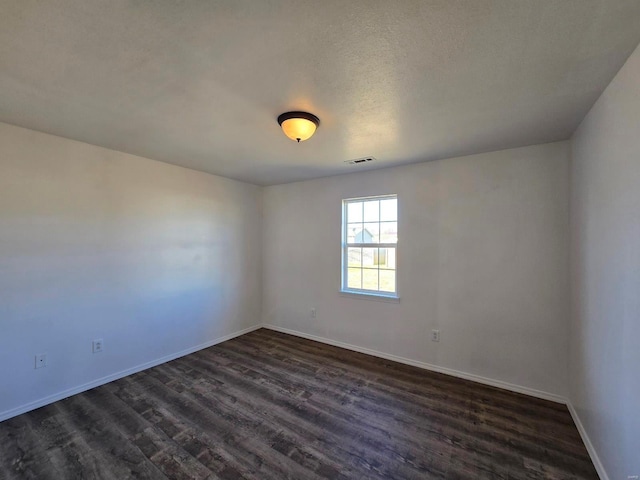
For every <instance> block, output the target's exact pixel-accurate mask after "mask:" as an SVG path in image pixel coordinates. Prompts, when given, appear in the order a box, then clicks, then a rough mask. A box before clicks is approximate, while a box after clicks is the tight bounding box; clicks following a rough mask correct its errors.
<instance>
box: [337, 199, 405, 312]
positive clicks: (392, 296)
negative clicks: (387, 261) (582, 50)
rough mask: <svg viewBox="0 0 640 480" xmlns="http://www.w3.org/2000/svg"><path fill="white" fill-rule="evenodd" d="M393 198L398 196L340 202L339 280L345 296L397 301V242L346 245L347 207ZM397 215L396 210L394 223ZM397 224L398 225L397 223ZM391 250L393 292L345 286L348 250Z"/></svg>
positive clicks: (341, 290)
mask: <svg viewBox="0 0 640 480" xmlns="http://www.w3.org/2000/svg"><path fill="white" fill-rule="evenodd" d="M390 198H395V199H396V201H397V200H398V195H397V194H395V193H391V194H385V195H372V196H368V197H356V198H345V199H343V200H342V226H341V228H342V247H341V248H342V275H341V277H342V278H341V279H340V292H341V293H343V294H346V295H349V296H351V295H354V296H357V297H361V298H367V297H369V298H373V299H379V300H389V301H398V300H399V298H400V297H399V295H398V242H397V241H396V242H395V243H347V225H348V222H347V220H348V216H347V206H348V205H349V203H352V202H364V201H367V200H385V199H390ZM398 217H399V215H398V213H397V210H396V222H398V220H399V218H398ZM398 224H399V223H398ZM350 247H351V248H359V247H360V248H393V249H395V252H396V268H395V269H394V270H393V271H394V274H395V286H396V291H395V292H382V291H380V290H368V289H365V288H349V287H348V286H347V272H348V267H349V259H348V255H349V248H350Z"/></svg>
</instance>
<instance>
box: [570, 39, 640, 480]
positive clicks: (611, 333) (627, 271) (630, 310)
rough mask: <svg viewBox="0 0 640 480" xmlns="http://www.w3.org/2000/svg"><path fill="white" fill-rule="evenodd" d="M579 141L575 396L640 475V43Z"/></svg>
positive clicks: (593, 429)
mask: <svg viewBox="0 0 640 480" xmlns="http://www.w3.org/2000/svg"><path fill="white" fill-rule="evenodd" d="M571 145H572V157H573V158H572V167H571V244H570V245H571V285H572V295H571V296H572V323H571V362H570V378H571V392H570V399H571V402H572V403H573V405H574V407H575V409H576V411H577V413H578V415H579V418H580V421H581V422H582V424H583V426H584V428H585V430H586V432H587V434H588V436H589V438H590V440H591V442H592V444H593V446H594V448H595V450H596V452H597V454H598V456H599V457H600V460H601V461H602V463H603V465H604V467H605V469H606V470H607V472H608V475H609V477H610V478H611V479H618V478H620V479H626V478H627V476H629V475H640V343H639V342H640V49H637V50H636V51H635V53H634V54H633V55H632V56H631V57H630V58H629V60H628V61H627V63H626V65H625V66H624V67H623V68H622V70H621V71H620V72H619V73H618V75H617V76H616V77H615V79H614V80H613V81H612V82H611V84H610V85H609V87H608V88H607V89H606V91H605V92H604V93H603V94H602V96H601V97H600V99H599V100H598V102H597V103H596V104H595V105H594V107H593V108H592V109H591V111H590V112H589V114H588V115H587V117H586V118H585V119H584V121H583V122H582V124H581V126H580V127H579V128H578V130H577V131H576V133H575V134H574V136H573V138H572V141H571Z"/></svg>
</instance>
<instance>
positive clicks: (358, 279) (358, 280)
mask: <svg viewBox="0 0 640 480" xmlns="http://www.w3.org/2000/svg"><path fill="white" fill-rule="evenodd" d="M347 287H348V288H362V270H360V269H359V268H349V269H348V270H347Z"/></svg>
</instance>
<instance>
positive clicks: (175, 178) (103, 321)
mask: <svg viewBox="0 0 640 480" xmlns="http://www.w3.org/2000/svg"><path fill="white" fill-rule="evenodd" d="M261 197H262V191H261V188H260V187H255V186H252V185H248V184H243V183H240V182H236V181H232V180H227V179H223V178H220V177H215V176H213V175H209V174H205V173H200V172H196V171H193V170H188V169H185V168H181V167H176V166H172V165H168V164H164V163H160V162H156V161H153V160H148V159H145V158H140V157H135V156H132V155H127V154H123V153H120V152H115V151H112V150H106V149H103V148H99V147H95V146H92V145H88V144H83V143H79V142H74V141H71V140H66V139H63V138H60V137H54V136H50V135H45V134H42V133H38V132H34V131H31V130H26V129H22V128H17V127H13V126H10V125H6V124H0V378H1V379H2V382H0V418H2V417H4V416H7V414H8V413H10V412H11V411H12V410H14V409H16V408H19V407H21V406H24V405H26V404H29V403H31V402H34V401H38V400H40V399H42V398H45V397H48V396H50V395H55V394H57V393H59V392H62V391H65V390H67V389H72V388H75V387H78V386H81V385H83V384H86V383H88V382H93V381H96V380H99V379H101V378H104V377H107V376H109V375H113V374H115V373H117V372H121V371H124V370H127V369H130V368H132V367H135V366H137V365H141V364H144V363H146V362H150V361H154V360H156V359H159V358H162V357H165V356H167V355H172V354H175V353H178V352H181V351H183V350H185V349H190V348H193V347H196V346H198V345H202V344H204V343H206V342H210V341H212V340H214V339H216V338H219V337H221V336H224V335H227V334H230V333H233V332H236V331H238V330H241V329H243V328H245V327H249V326H251V325H254V324H257V323H259V322H260V305H261V285H260V271H261V265H262V263H261V257H260V255H261V247H260V236H261V223H260V222H261V215H262V213H261ZM95 338H103V339H104V342H105V350H104V352H102V353H99V354H92V351H91V347H92V345H91V342H92V339H95ZM43 352H46V353H47V355H48V366H47V367H46V368H42V369H38V370H35V369H34V355H35V354H38V353H43Z"/></svg>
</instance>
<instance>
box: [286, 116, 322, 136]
mask: <svg viewBox="0 0 640 480" xmlns="http://www.w3.org/2000/svg"><path fill="white" fill-rule="evenodd" d="M278 123H279V124H280V126H281V127H282V131H283V132H284V134H285V135H286V136H287V137H289V138H290V139H291V140H297V141H298V143H300V141H301V140H302V141H304V140H307V139H309V138H311V136H312V135H313V134H314V133H315V131H316V128H318V125H320V119H319V118H318V117H316V116H315V115H312V114H311V113H307V112H287V113H283V114H282V115H280V116H279V117H278Z"/></svg>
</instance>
